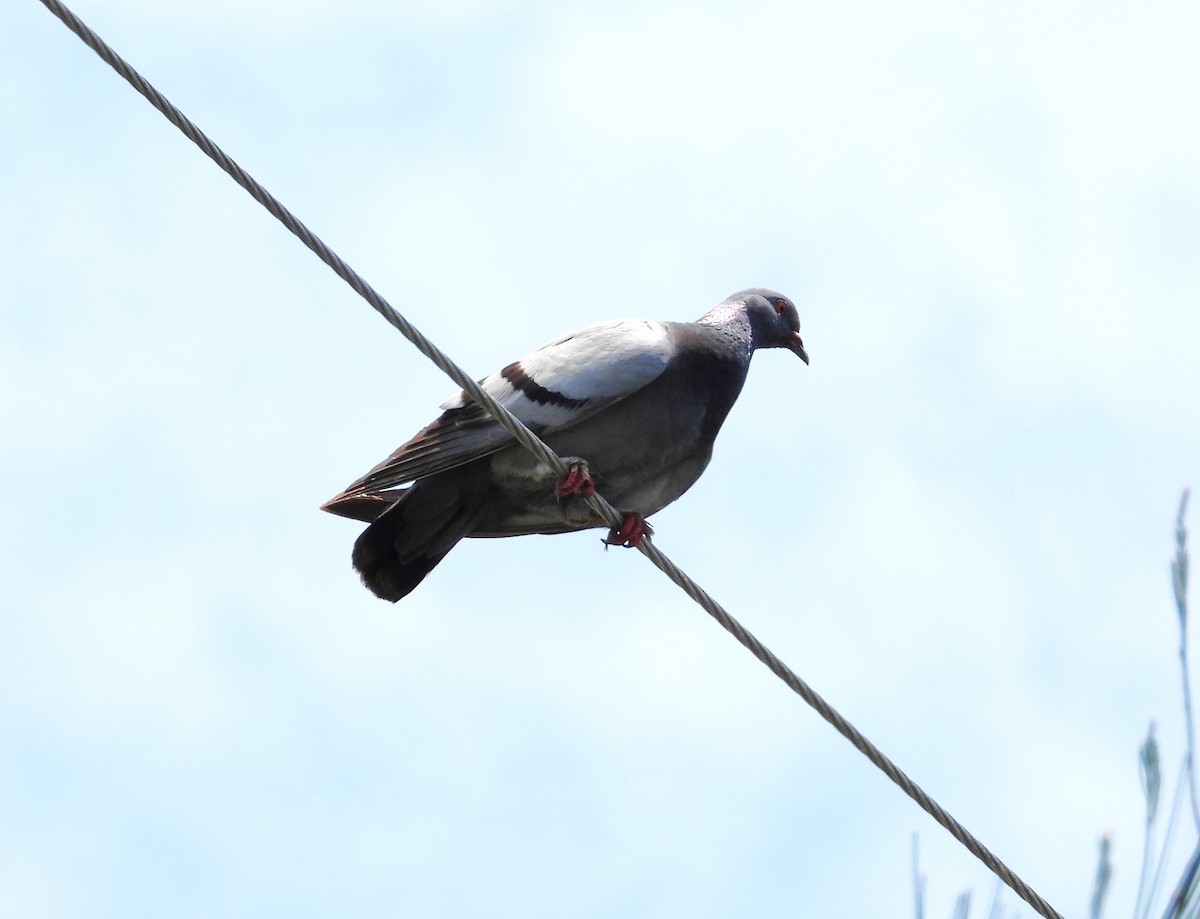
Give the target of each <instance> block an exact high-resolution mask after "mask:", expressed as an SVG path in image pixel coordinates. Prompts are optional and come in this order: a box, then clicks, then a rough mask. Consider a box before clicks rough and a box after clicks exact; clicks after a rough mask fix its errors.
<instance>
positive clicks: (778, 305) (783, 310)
mask: <svg viewBox="0 0 1200 919" xmlns="http://www.w3.org/2000/svg"><path fill="white" fill-rule="evenodd" d="M775 312H777V313H778V314H779V315H780V316H784V315H786V314H787V307H786V306H784V305H783V301H782V300H777V301H776V302H775Z"/></svg>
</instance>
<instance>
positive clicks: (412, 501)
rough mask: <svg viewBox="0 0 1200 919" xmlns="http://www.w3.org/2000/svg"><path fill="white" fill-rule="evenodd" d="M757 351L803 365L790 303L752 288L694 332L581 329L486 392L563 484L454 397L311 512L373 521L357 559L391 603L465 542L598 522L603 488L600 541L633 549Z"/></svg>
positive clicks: (679, 483) (697, 456) (660, 325)
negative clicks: (552, 460) (562, 471)
mask: <svg viewBox="0 0 1200 919" xmlns="http://www.w3.org/2000/svg"><path fill="white" fill-rule="evenodd" d="M758 348H787V349H788V350H790V351H792V352H793V353H794V354H796V355H798V356H799V357H800V359H801V360H802V361H804V362H805V363H806V364H807V363H808V353H807V352H806V351H805V350H804V342H803V341H802V340H801V338H800V319H799V316H798V314H797V312H796V307H795V305H794V304H793V303H792V301H791V300H789V299H788V298H787V297H785V296H783V295H782V294H779V293H776V292H775V291H772V290H765V289H762V288H753V289H751V290H744V291H742V292H740V293H736V294H734V295H733V296H731V297H729V298H728V299H726V300H725V301H724V302H722V303H720V304H719V305H718V306H716V307H714V308H713V309H712V310H710V311H709V312H707V313H705V314H704V315H703V316H702V317H700V319H699V320H698V321H696V322H658V321H655V320H646V319H618V320H613V321H610V322H601V323H597V324H595V325H590V326H587V327H585V328H582V329H579V330H578V331H575V332H572V333H570V334H569V335H566V336H564V337H562V338H560V339H558V340H557V341H555V342H551V343H550V344H548V345H546V346H545V347H544V348H542V349H541V350H539V351H535V352H534V353H533V354H531V355H529V356H528V357H526V358H523V359H522V360H519V361H516V362H515V363H512V364H509V365H508V366H507V367H505V368H504V369H503V370H501V371H499V372H498V373H494V374H492V375H491V376H489V377H487V378H485V379H483V380H481V381H480V385H481V386H482V387H483V389H484V390H485V391H486V392H487V393H488V394H489V395H491V396H492V397H493V398H495V399H496V400H497V401H498V402H499V403H500V404H501V405H503V406H504V407H505V408H507V409H508V410H509V411H511V412H512V413H513V414H514V415H516V416H517V418H519V419H520V420H521V421H522V422H523V423H524V424H525V425H527V426H528V427H529V428H530V429H531V430H532V431H533V432H534V433H536V434H537V435H538V436H539V437H541V438H542V439H543V440H544V441H545V442H546V443H547V444H548V445H549V446H550V448H551V449H552V450H554V451H555V452H556V453H558V455H559V456H561V457H563V459H564V460H565V461H566V463H567V464H568V468H569V472H568V474H567V476H566V477H565V478H562V477H560V476H559V475H558V474H557V473H555V472H554V470H552V469H550V468H549V467H548V466H546V465H545V464H543V463H542V462H540V461H539V460H537V459H535V458H534V457H533V455H532V454H531V453H529V452H528V451H527V450H526V449H525V448H524V447H522V446H521V445H520V444H518V443H516V441H514V440H513V438H512V435H510V434H509V433H508V432H507V431H505V430H504V428H502V427H501V426H500V425H499V424H498V423H497V422H496V421H495V420H494V419H493V418H492V417H491V415H489V414H488V413H487V412H486V411H485V410H484V409H483V408H482V407H480V406H479V405H477V404H476V403H475V402H473V401H471V400H470V399H469V398H468V397H467V396H466V394H465V393H463V392H461V391H460V392H459V393H458V394H457V395H455V396H453V397H452V398H451V399H449V400H448V401H447V402H445V403H444V404H443V405H442V406H441V408H442V410H443V411H442V414H441V416H440V417H439V418H438V419H437V420H436V421H434V422H433V423H432V424H430V425H428V426H426V427H425V428H423V429H422V430H420V431H419V432H417V434H416V435H415V436H414V437H413V438H412V439H411V440H409V441H408V442H407V443H406V444H404V445H403V446H401V447H400V448H399V449H397V450H396V451H395V452H394V453H393V454H392V455H391V456H389V457H388V458H387V459H385V460H384V461H383V462H382V463H380V464H379V465H377V466H376V467H375V468H374V469H372V470H371V471H370V472H368V473H367V474H366V475H364V476H363V477H362V478H360V479H358V480H357V481H356V482H354V483H353V484H352V485H350V486H349V487H348V488H346V490H345V491H343V492H341V493H340V494H338V495H337V496H336V497H334V498H331V499H330V500H329V501H327V502H326V503H325V504H323V505H322V507H321V509H322V510H325V511H328V512H330V513H333V514H338V515H340V516H343V517H349V518H352V519H354V520H360V521H363V522H365V523H369V524H370V525H369V526H368V527H367V528H366V530H365V531H364V532H363V533H362V535H361V536H359V538H358V540H357V541H356V542H355V544H354V551H353V553H352V556H351V559H352V561H353V564H354V567H355V569H357V571H358V573H359V574H360V575H361V576H362V580H363V583H364V584H365V585H366V586H367V587H368V588H369V589H370V590H371V591H372V592H373V593H374V594H375V595H376V596H378V597H381V598H382V599H384V600H390V601H392V602H393V603H394V602H396V601H397V600H400V599H401V598H403V597H405V596H407V595H408V594H409V593H410V592H412V590H413V589H414V588H416V586H417V585H418V584H420V583H421V581H422V580H423V579H424V578H425V576H426V575H427V574H429V572H430V571H432V570H433V568H434V567H435V566H436V565H437V564H438V563H439V562H440V561H441V560H442V559H443V558H445V557H446V553H448V552H449V551H450V550H451V549H452V548H454V546H455V545H456V544H457V543H458V541H459V540H461V539H463V538H465V537H468V536H475V537H499V536H521V535H526V534H534V533H541V534H555V533H568V532H573V531H575V530H584V529H589V528H594V527H600V526H603V525H604V521H603V520H602V519H601V518H600V517H599V515H597V514H596V513H595V512H594V511H593V510H592V509H591V508H590V507H589V506H588V504H587V502H586V498H587V497H588V496H590V495H592V494H594V493H595V491H596V490H597V489H599V491H600V492H601V494H603V495H604V497H605V498H607V499H608V501H609V502H610V503H612V505H613V506H614V507H616V508H617V510H618V511H620V513H621V514H622V518H623V519H622V524H621V526H620V528H619V529H615V530H613V529H610V531H609V534H608V537H607V538H606V539H605V540H604V542H605V543H606V544H607V545H621V546H627V547H634V546H637V545H639V544H640V543H641V541H642V540H643V539H644V538H646V537H647V536H649V535H650V534H651V533H652V532H653V530H652V529H651V527H650V525H649V524H648V523H646V518H647V517H649V516H650V515H651V514H653V513H655V512H657V511H659V510H661V509H662V508H664V507H666V506H667V505H668V504H670V503H671V502H672V501H674V500H675V499H676V498H678V497H679V496H680V495H682V494H683V493H684V492H685V491H687V490H688V489H689V488H691V486H692V485H693V484H695V482H696V480H697V479H698V478H699V477H700V474H701V473H702V472H703V471H704V469H705V467H706V466H707V465H708V461H709V459H710V458H711V456H712V449H713V442H714V441H715V440H716V436H717V432H718V431H719V430H720V428H721V425H722V423H723V422H724V421H725V417H726V416H727V415H728V414H729V410H730V409H731V408H732V407H733V403H734V401H735V400H736V399H737V397H738V394H739V393H740V392H741V389H742V384H743V383H745V381H746V374H747V372H748V371H749V369H750V358H751V357H752V356H753V354H754V352H755V350H757V349H758ZM402 486H407V487H406V488H405V487H402Z"/></svg>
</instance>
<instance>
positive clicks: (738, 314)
mask: <svg viewBox="0 0 1200 919" xmlns="http://www.w3.org/2000/svg"><path fill="white" fill-rule="evenodd" d="M699 323H700V325H705V326H708V327H709V328H711V329H712V330H713V331H714V332H715V333H717V334H719V335H720V336H721V337H722V338H725V339H726V340H728V341H729V342H730V344H733V345H735V346H737V347H738V350H739V351H741V350H744V351H745V352H746V356H747V357H749V355H750V353H751V352H753V351H754V348H755V342H754V328H753V327H752V325H751V323H750V317H749V316H747V315H746V311H745V310H744V309H742V308H741V305H740V304H735V303H722V304H720V305H719V306H715V307H713V308H712V309H711V310H709V311H708V312H707V313H705V314H704V315H703V316H701V317H700V320H699Z"/></svg>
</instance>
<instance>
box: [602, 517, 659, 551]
mask: <svg viewBox="0 0 1200 919" xmlns="http://www.w3.org/2000/svg"><path fill="white" fill-rule="evenodd" d="M653 535H654V528H653V527H652V526H650V524H648V523H647V522H646V518H645V517H643V516H642V515H641V514H626V515H625V519H624V520H622V521H621V528H620V529H619V530H609V531H608V537H607V538H606V539H604V540H603V542H604V544H605V545H606V546H624V547H625V548H626V549H633V548H636V547H637V546H640V545H641V544H642V540H643V539H644V538H646V537H647V536H653Z"/></svg>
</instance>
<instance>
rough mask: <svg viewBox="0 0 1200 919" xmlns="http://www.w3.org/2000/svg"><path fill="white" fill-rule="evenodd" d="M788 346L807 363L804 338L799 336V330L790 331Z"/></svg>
mask: <svg viewBox="0 0 1200 919" xmlns="http://www.w3.org/2000/svg"><path fill="white" fill-rule="evenodd" d="M788 348H789V349H790V350H792V351H794V352H795V353H796V355H797V356H798V357H799V358H800V360H802V361H804V363H806V364H807V363H808V352H807V351H805V350H804V340H803V339H802V338H801V337H800V333H799V332H793V333H792V340H791V341H790V342H789V343H788Z"/></svg>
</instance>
